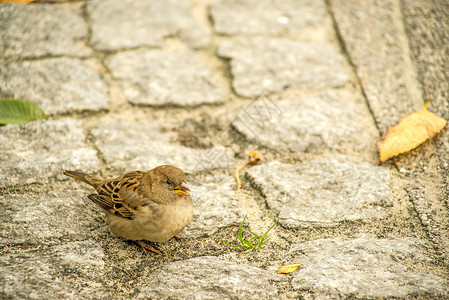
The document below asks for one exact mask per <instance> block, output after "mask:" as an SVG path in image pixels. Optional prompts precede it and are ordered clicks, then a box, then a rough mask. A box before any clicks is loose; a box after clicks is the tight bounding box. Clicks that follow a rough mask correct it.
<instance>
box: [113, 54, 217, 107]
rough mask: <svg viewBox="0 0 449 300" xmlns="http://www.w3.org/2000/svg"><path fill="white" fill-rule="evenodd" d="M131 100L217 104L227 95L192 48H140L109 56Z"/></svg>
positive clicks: (153, 103) (127, 96) (152, 102)
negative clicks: (219, 87)
mask: <svg viewBox="0 0 449 300" xmlns="http://www.w3.org/2000/svg"><path fill="white" fill-rule="evenodd" d="M106 65H107V67H108V68H109V69H110V70H111V73H112V75H113V76H114V78H116V79H119V80H120V82H121V85H122V89H123V92H124V94H125V97H126V98H127V99H128V101H129V102H131V103H133V104H140V105H154V106H163V105H178V106H197V105H200V104H217V103H223V102H224V101H225V96H224V94H223V93H222V91H220V90H219V89H218V87H217V85H216V82H215V79H214V78H213V76H212V75H211V73H210V72H209V71H208V70H207V68H206V67H205V66H204V65H203V64H202V63H201V61H200V59H199V57H198V56H197V55H196V54H195V53H194V52H193V51H190V50H143V49H141V50H136V51H129V52H123V53H118V54H115V55H113V56H111V57H108V58H107V59H106Z"/></svg>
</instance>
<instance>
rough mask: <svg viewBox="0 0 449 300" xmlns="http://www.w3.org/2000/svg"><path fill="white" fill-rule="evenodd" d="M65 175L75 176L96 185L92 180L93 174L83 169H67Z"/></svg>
mask: <svg viewBox="0 0 449 300" xmlns="http://www.w3.org/2000/svg"><path fill="white" fill-rule="evenodd" d="M64 175H67V176H70V177H73V178H75V179H78V180H81V181H82V182H85V183H87V184H89V185H91V186H94V183H93V182H92V176H91V175H89V174H87V173H85V172H83V171H67V170H65V171H64Z"/></svg>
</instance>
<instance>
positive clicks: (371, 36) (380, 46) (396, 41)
mask: <svg viewBox="0 0 449 300" xmlns="http://www.w3.org/2000/svg"><path fill="white" fill-rule="evenodd" d="M395 3H396V2H392V1H385V0H382V1H376V2H375V3H374V2H372V1H357V0H351V1H330V4H331V5H330V7H331V9H332V12H333V15H334V17H335V20H336V22H337V24H338V30H339V32H340V35H341V37H342V39H343V43H344V45H345V47H346V50H347V52H348V55H349V59H350V60H351V62H352V63H353V65H354V67H355V70H356V72H357V76H358V77H359V79H360V83H361V85H362V88H363V91H364V93H365V94H366V97H367V98H368V101H369V105H370V108H371V110H372V113H373V115H374V118H375V119H376V122H377V124H378V127H379V129H380V130H381V131H382V133H385V132H386V129H387V128H388V127H390V126H393V125H395V124H396V123H397V121H398V120H399V118H400V117H401V116H405V115H407V114H409V113H411V112H413V111H416V110H418V109H421V108H422V99H419V95H416V94H415V91H413V90H411V89H412V88H413V85H414V84H415V83H416V82H415V81H414V79H413V76H414V74H412V73H413V70H412V69H411V68H412V67H411V66H410V65H408V62H407V61H406V59H407V58H406V53H404V51H405V49H406V47H407V45H404V43H406V40H405V39H404V40H402V39H403V37H402V35H401V34H403V33H402V32H401V23H400V22H401V21H398V22H396V21H395V18H396V16H395V14H396V13H398V12H396V11H395V5H396V4H395ZM397 3H398V2H397ZM409 68H410V69H409ZM410 72H412V73H410ZM419 102H421V103H419Z"/></svg>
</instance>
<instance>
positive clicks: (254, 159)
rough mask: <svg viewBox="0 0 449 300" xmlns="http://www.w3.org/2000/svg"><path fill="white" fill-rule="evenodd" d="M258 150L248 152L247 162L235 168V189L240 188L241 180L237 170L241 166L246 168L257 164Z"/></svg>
mask: <svg viewBox="0 0 449 300" xmlns="http://www.w3.org/2000/svg"><path fill="white" fill-rule="evenodd" d="M260 157H261V156H260V152H259V151H251V152H250V153H249V162H247V163H246V164H244V165H243V166H240V167H237V168H235V181H237V189H240V188H241V187H242V182H241V181H240V175H239V172H240V170H242V169H243V168H246V167H247V166H252V165H255V164H257V163H258V162H259V161H260V159H261V158H260Z"/></svg>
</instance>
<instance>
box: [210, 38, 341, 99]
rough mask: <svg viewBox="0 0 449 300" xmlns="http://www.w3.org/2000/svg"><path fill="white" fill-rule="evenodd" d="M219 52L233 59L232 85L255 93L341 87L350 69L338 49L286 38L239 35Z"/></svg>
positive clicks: (248, 94) (247, 93)
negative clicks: (288, 88) (287, 89)
mask: <svg viewBox="0 0 449 300" xmlns="http://www.w3.org/2000/svg"><path fill="white" fill-rule="evenodd" d="M218 55H219V56H221V57H223V58H229V59H231V73H232V76H233V79H232V86H233V88H234V90H235V92H236V93H237V94H239V95H240V96H244V97H254V96H257V95H258V94H260V93H261V92H280V91H282V90H284V89H285V88H287V87H290V88H296V89H306V90H309V89H311V90H317V89H325V88H332V87H342V86H344V85H345V84H347V83H348V82H349V80H350V77H349V74H350V73H349V69H348V66H347V65H346V62H345V59H344V58H343V56H342V55H341V54H340V53H339V51H338V49H336V48H334V47H332V46H328V45H319V44H312V43H304V42H298V41H293V40H289V39H283V38H266V37H238V38H235V39H232V40H230V41H227V42H224V43H222V44H221V45H220V46H219V48H218Z"/></svg>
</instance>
